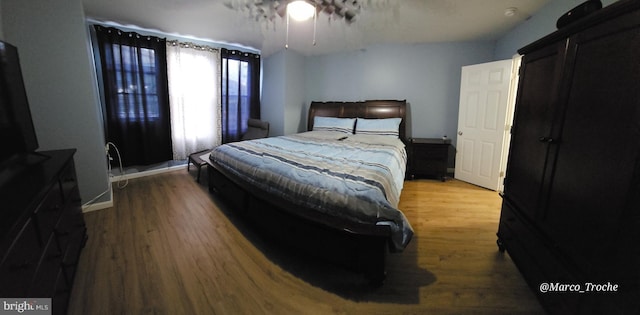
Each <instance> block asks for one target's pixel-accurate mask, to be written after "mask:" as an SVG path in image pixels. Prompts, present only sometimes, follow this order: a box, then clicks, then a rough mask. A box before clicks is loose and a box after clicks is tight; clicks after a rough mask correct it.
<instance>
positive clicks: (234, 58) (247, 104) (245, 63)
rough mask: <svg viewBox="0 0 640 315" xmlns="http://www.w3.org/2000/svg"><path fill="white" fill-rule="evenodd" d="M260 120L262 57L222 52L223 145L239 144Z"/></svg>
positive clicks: (235, 52) (224, 50) (236, 52)
mask: <svg viewBox="0 0 640 315" xmlns="http://www.w3.org/2000/svg"><path fill="white" fill-rule="evenodd" d="M249 118H256V119H260V55H255V54H250V53H245V52H240V51H236V50H226V49H222V141H223V143H228V142H233V141H238V140H239V139H240V137H241V136H242V134H243V133H244V132H246V130H247V121H248V120H249Z"/></svg>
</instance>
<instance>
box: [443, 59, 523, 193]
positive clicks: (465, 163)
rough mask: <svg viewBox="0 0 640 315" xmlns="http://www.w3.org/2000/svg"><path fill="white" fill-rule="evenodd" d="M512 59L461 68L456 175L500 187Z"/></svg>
mask: <svg viewBox="0 0 640 315" xmlns="http://www.w3.org/2000/svg"><path fill="white" fill-rule="evenodd" d="M512 63H513V62H512V60H501V61H495V62H489V63H483V64H478V65H471V66H465V67H462V80H461V83H460V109H459V114H458V135H457V141H456V148H457V153H456V165H455V178H456V179H459V180H462V181H465V182H469V183H472V184H475V185H478V186H481V187H485V188H488V189H491V190H498V189H499V180H500V163H501V160H502V153H503V149H504V148H503V143H504V138H505V135H504V134H505V132H506V131H505V129H506V125H507V124H506V117H507V104H508V103H509V90H510V86H511V77H512V71H511V70H512Z"/></svg>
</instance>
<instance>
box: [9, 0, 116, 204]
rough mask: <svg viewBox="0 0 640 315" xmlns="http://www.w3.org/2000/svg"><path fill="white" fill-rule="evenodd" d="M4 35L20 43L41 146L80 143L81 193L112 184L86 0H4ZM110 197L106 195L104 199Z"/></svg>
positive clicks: (93, 194) (86, 196)
mask: <svg viewBox="0 0 640 315" xmlns="http://www.w3.org/2000/svg"><path fill="white" fill-rule="evenodd" d="M1 5H2V12H1V16H2V18H1V21H2V28H3V33H4V36H5V40H6V41H8V42H9V43H12V44H13V45H15V46H16V47H18V53H19V55H20V60H21V66H22V72H23V76H24V80H25V88H26V90H27V97H28V99H29V103H30V107H31V112H32V116H33V121H34V125H35V129H36V134H37V137H38V142H39V144H40V150H52V149H63V148H77V150H78V151H77V153H76V156H75V162H76V171H77V174H78V182H79V185H80V195H81V197H82V200H83V202H87V201H89V200H91V199H93V198H94V197H96V196H98V195H100V194H101V193H102V192H104V191H106V190H108V189H109V187H110V186H109V185H108V176H107V163H106V156H105V150H104V135H103V128H102V123H101V118H100V110H99V108H100V107H99V104H98V90H97V85H96V77H95V73H94V71H93V69H94V67H93V64H92V57H91V53H90V45H89V36H88V32H87V27H86V25H85V16H84V12H83V8H82V2H81V0H63V1H50V0H29V1H14V0H11V1H7V0H2V3H1ZM108 199H109V194H106V195H105V196H104V198H103V199H100V201H105V200H108Z"/></svg>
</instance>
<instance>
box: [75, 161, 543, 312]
mask: <svg viewBox="0 0 640 315" xmlns="http://www.w3.org/2000/svg"><path fill="white" fill-rule="evenodd" d="M194 174H195V172H194V171H193V170H192V173H191V174H188V173H187V172H186V171H185V170H178V171H173V172H169V173H165V174H160V175H154V176H150V177H145V178H138V179H134V180H131V181H130V182H129V184H128V186H127V187H126V188H125V189H123V190H119V189H117V188H115V192H114V207H113V208H109V209H104V210H100V211H95V212H90V213H86V214H85V219H86V222H87V228H88V233H89V240H88V242H87V245H86V247H85V249H84V251H83V253H82V256H81V259H80V264H79V267H78V271H77V274H76V279H75V284H74V287H73V292H72V295H71V301H70V304H69V314H83V315H84V314H92V315H95V314H234V315H235V314H542V313H544V311H543V310H542V308H541V307H540V305H539V304H538V302H537V300H536V298H535V296H534V294H533V293H532V292H531V290H530V289H529V288H528V287H527V286H526V284H525V282H524V280H523V278H522V276H521V275H520V273H519V272H518V271H517V269H516V267H515V266H514V264H513V262H512V261H511V259H510V258H509V256H508V254H501V253H499V252H498V250H497V247H496V243H495V241H496V236H495V233H496V230H497V228H498V219H499V215H500V197H499V196H498V194H497V193H496V192H492V191H488V190H485V189H482V188H478V187H476V186H473V185H469V184H466V183H463V182H460V181H456V180H449V181H447V182H444V183H443V182H439V181H434V180H414V181H407V182H405V187H404V189H403V191H402V196H401V202H400V206H399V207H400V209H402V211H403V212H404V213H405V215H406V216H407V218H408V219H409V221H410V222H411V224H412V225H413V228H414V231H415V235H414V238H413V240H412V241H411V243H410V244H409V246H408V247H407V248H406V250H405V251H404V252H403V253H400V254H390V255H389V256H388V259H387V264H388V268H387V269H388V270H387V272H388V276H387V279H386V281H385V283H384V285H382V286H381V287H377V288H373V287H370V286H368V285H367V284H366V281H365V280H364V279H363V278H362V277H361V276H360V275H358V274H353V273H351V272H349V271H345V270H342V269H340V268H337V267H335V266H331V265H328V264H325V263H322V262H318V261H316V260H315V259H313V258H310V257H307V256H304V255H301V254H297V253H295V252H294V251H292V250H289V249H287V248H281V247H280V246H278V244H276V243H275V242H272V241H270V240H269V239H265V238H264V237H262V235H260V234H259V233H257V232H256V229H254V228H253V227H252V226H251V225H248V224H247V223H246V222H245V221H244V220H243V219H242V217H240V216H237V215H236V214H235V213H234V212H233V211H232V209H229V208H227V207H225V206H224V204H223V203H222V202H221V201H220V200H219V199H218V197H217V196H212V195H210V194H209V193H208V191H207V188H206V185H199V184H198V183H196V181H195V180H194V177H193V175H194ZM205 176H206V175H205ZM205 178H206V177H205Z"/></svg>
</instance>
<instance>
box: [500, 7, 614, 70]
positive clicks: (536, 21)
mask: <svg viewBox="0 0 640 315" xmlns="http://www.w3.org/2000/svg"><path fill="white" fill-rule="evenodd" d="M584 1H585V0H551V1H550V2H549V3H547V5H545V6H544V7H542V8H541V9H540V10H539V11H538V12H536V14H535V15H534V16H532V17H531V18H530V19H528V20H526V21H524V22H523V23H522V24H520V25H518V26H517V27H516V28H514V29H513V30H511V31H510V32H509V33H507V34H506V35H505V36H503V37H502V38H501V39H500V40H499V41H498V42H497V43H496V51H495V59H496V60H500V59H508V58H511V56H513V55H514V54H516V53H517V51H518V49H520V48H522V47H524V46H526V45H527V44H529V43H532V42H534V41H536V40H538V39H540V38H542V37H544V36H546V35H548V34H550V33H553V32H554V31H555V30H556V21H557V20H558V18H559V17H560V16H562V14H564V13H565V12H567V11H569V10H571V9H572V8H574V7H575V6H577V5H579V4H581V3H583V2H584ZM614 2H616V1H615V0H602V6H603V7H604V6H607V5H610V4H612V3H614Z"/></svg>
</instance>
